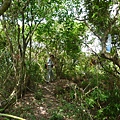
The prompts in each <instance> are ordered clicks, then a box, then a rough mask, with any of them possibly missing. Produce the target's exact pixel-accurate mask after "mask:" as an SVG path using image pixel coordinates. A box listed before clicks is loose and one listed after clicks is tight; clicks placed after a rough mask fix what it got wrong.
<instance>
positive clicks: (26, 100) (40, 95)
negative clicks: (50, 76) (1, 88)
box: [9, 79, 73, 120]
mask: <svg viewBox="0 0 120 120" xmlns="http://www.w3.org/2000/svg"><path fill="white" fill-rule="evenodd" d="M70 84H72V83H70V81H69V80H65V79H62V80H58V81H54V82H51V83H44V84H38V85H37V86H38V87H37V91H36V92H35V93H31V92H29V93H26V94H25V96H24V97H23V98H22V99H19V100H18V101H16V103H15V105H14V106H13V107H12V109H11V110H10V111H9V114H12V115H13V114H14V115H16V116H19V117H22V118H25V119H26V120H49V119H50V118H51V117H52V116H53V115H55V112H57V111H58V110H60V108H61V107H62V106H63V105H62V103H61V100H60V98H59V99H58V98H57V93H56V91H57V90H58V89H59V88H60V89H61V90H62V89H64V88H65V87H66V86H70ZM60 86H61V87H60ZM59 91H60V90H59ZM62 116H64V120H73V119H72V118H67V117H66V116H65V115H64V113H63V115H62ZM60 120H61V119H60Z"/></svg>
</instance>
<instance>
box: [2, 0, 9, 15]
mask: <svg viewBox="0 0 120 120" xmlns="http://www.w3.org/2000/svg"><path fill="white" fill-rule="evenodd" d="M10 4H11V0H3V4H2V5H1V6H0V15H3V14H4V12H5V11H6V10H7V9H8V8H9V7H10Z"/></svg>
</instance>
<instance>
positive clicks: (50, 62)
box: [46, 54, 54, 82]
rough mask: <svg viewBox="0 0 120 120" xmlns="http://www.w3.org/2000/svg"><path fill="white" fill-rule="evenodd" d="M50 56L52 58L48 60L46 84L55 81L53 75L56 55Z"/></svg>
mask: <svg viewBox="0 0 120 120" xmlns="http://www.w3.org/2000/svg"><path fill="white" fill-rule="evenodd" d="M49 56H50V57H49V58H48V60H47V63H46V69H47V76H46V82H50V81H53V79H54V75H53V71H52V68H53V66H54V63H53V61H54V55H52V54H50V55H49Z"/></svg>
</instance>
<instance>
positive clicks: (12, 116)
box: [0, 113, 26, 120]
mask: <svg viewBox="0 0 120 120" xmlns="http://www.w3.org/2000/svg"><path fill="white" fill-rule="evenodd" d="M0 116H3V117H10V118H14V119H17V120H26V119H24V118H21V117H17V116H14V115H10V114H4V113H0Z"/></svg>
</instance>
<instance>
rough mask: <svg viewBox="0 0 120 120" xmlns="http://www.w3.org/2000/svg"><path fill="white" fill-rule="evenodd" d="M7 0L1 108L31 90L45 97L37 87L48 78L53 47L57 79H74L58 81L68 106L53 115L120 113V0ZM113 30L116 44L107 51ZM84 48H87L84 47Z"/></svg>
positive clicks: (83, 118) (86, 119)
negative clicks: (66, 81)
mask: <svg viewBox="0 0 120 120" xmlns="http://www.w3.org/2000/svg"><path fill="white" fill-rule="evenodd" d="M5 3H6V0H3V2H2V1H0V5H1V6H0V11H1V10H2V11H1V13H0V15H1V16H0V33H1V34H0V63H1V64H0V112H1V113H2V112H4V113H5V112H6V111H8V110H10V108H11V106H12V105H13V104H15V101H17V100H18V99H19V98H22V97H24V95H25V94H26V93H27V92H28V91H29V92H31V91H32V92H33V91H34V93H35V98H36V99H39V100H41V99H42V92H41V91H38V89H37V88H38V86H39V85H43V84H44V83H45V74H46V70H45V69H44V64H45V62H46V58H47V57H48V54H49V52H51V53H53V54H54V55H55V63H56V66H55V67H54V68H53V69H54V74H55V78H56V80H55V81H58V83H59V80H60V79H64V80H69V82H70V83H71V82H72V83H73V84H72V85H69V86H65V84H64V83H63V84H62V83H59V84H58V85H56V87H55V97H56V98H57V99H58V100H60V101H61V104H62V105H63V106H64V107H61V108H59V109H58V110H56V112H54V111H53V113H52V114H51V118H50V120H54V119H59V120H62V119H64V118H65V117H69V118H72V119H75V120H78V119H80V120H93V119H96V120H105V119H109V120H115V119H116V120H117V119H119V117H120V104H119V99H120V32H119V31H120V2H119V0H116V1H112V0H91V1H90V0H63V1H61V0H42V1H41V0H11V1H8V4H6V6H4V5H5ZM10 3H11V4H10ZM4 7H5V8H4ZM108 34H109V35H111V37H112V42H111V44H112V48H111V50H110V51H109V52H106V44H107V40H108ZM98 41H99V43H98ZM94 43H98V44H97V46H100V48H101V49H100V50H99V52H96V51H95V50H94V47H91V46H93V44H94ZM83 48H86V49H87V50H86V51H85V52H83ZM10 114H12V113H10ZM0 115H1V116H2V114H0ZM6 116H7V115H6ZM26 116H27V115H26ZM7 117H9V116H7ZM23 117H24V116H23ZM29 119H32V118H29Z"/></svg>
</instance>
